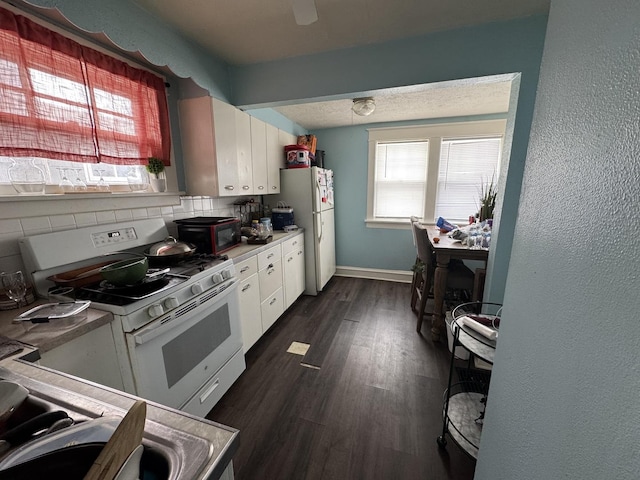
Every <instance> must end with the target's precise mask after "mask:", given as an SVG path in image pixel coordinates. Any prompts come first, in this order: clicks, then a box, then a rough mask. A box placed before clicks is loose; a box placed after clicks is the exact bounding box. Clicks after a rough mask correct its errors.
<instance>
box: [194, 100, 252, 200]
mask: <svg viewBox="0 0 640 480" xmlns="http://www.w3.org/2000/svg"><path fill="white" fill-rule="evenodd" d="M236 111H237V108H235V107H234V106H233V105H229V104H228V103H224V102H221V101H220V100H217V99H213V124H214V132H215V133H214V135H215V148H216V159H217V169H218V186H219V189H220V196H232V195H241V194H242V193H241V191H240V179H239V175H238V162H237V159H238V155H237V141H236ZM187 169H188V165H185V170H187Z"/></svg>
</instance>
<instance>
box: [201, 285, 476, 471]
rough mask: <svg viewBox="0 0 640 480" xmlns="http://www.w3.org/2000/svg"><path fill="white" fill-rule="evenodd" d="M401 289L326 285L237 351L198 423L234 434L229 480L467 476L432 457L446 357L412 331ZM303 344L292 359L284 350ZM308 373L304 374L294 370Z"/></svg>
mask: <svg viewBox="0 0 640 480" xmlns="http://www.w3.org/2000/svg"><path fill="white" fill-rule="evenodd" d="M409 297H410V286H409V285H408V284H400V283H392V282H382V281H375V280H365V279H355V278H344V277H334V278H333V279H332V280H331V281H330V282H329V284H328V286H327V288H326V290H325V291H324V292H322V293H321V294H320V295H318V296H317V297H311V296H302V297H300V299H299V300H298V301H297V302H296V303H294V304H293V305H292V306H291V308H290V309H289V310H288V311H287V312H286V313H285V314H284V315H283V316H282V317H281V318H280V319H279V320H278V322H277V323H276V324H275V325H274V326H273V328H272V329H271V330H270V331H269V332H267V334H266V335H264V336H263V337H262V338H261V339H260V340H259V341H258V343H256V345H254V347H253V348H252V349H251V350H250V351H249V352H248V353H247V356H246V360H247V370H246V371H245V372H244V373H243V374H242V376H241V377H240V378H239V379H238V381H237V382H236V383H235V384H234V385H233V386H232V387H231V389H230V390H229V391H228V392H227V394H226V395H225V396H224V397H223V398H222V400H221V401H220V402H219V403H218V404H217V405H216V407H215V408H214V409H213V410H212V411H211V412H210V413H209V415H208V416H207V418H209V419H211V420H214V421H217V422H220V423H223V424H225V425H229V426H232V427H235V428H237V429H239V430H240V436H239V438H240V442H239V448H238V451H237V452H236V454H235V455H234V457H233V464H234V471H235V476H236V479H251V480H254V479H429V480H441V479H456V480H457V479H460V480H465V479H471V478H473V472H474V468H475V461H474V460H472V459H471V458H469V457H468V456H466V454H464V453H463V452H462V450H460V448H459V447H458V446H457V445H455V444H454V443H453V442H452V441H449V444H448V446H447V448H446V449H440V448H439V447H438V445H437V444H436V437H437V436H438V435H440V433H441V431H442V399H443V392H444V390H445V388H446V384H447V375H448V372H449V360H450V354H449V351H448V349H447V346H446V344H434V343H432V342H431V340H430V338H428V335H427V332H428V327H427V325H425V326H424V327H423V332H424V334H423V336H421V335H418V334H417V333H416V331H415V323H416V318H415V314H414V313H413V312H412V311H411V308H410V307H409ZM294 341H295V342H302V343H308V344H310V345H311V347H310V348H309V350H308V352H307V354H306V355H305V356H304V357H302V356H301V355H295V354H291V353H287V352H286V350H287V349H288V348H289V346H290V344H291V343H292V342H294ZM302 364H304V365H308V366H304V365H302Z"/></svg>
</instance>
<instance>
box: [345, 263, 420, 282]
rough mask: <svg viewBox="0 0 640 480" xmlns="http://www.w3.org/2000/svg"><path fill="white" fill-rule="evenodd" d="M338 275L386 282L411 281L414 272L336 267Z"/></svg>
mask: <svg viewBox="0 0 640 480" xmlns="http://www.w3.org/2000/svg"><path fill="white" fill-rule="evenodd" d="M335 275H336V277H352V278H368V279H371V280H384V281H386V282H398V283H411V281H412V280H413V272H411V271H404V270H380V269H378V268H362V267H344V266H337V267H336V273H335Z"/></svg>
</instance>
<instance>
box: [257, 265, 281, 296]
mask: <svg viewBox="0 0 640 480" xmlns="http://www.w3.org/2000/svg"><path fill="white" fill-rule="evenodd" d="M258 277H259V278H260V298H261V299H262V300H263V301H264V300H266V299H267V297H268V296H269V295H271V294H272V293H273V292H275V291H276V290H277V289H279V288H281V287H282V260H281V259H280V258H278V259H277V260H276V261H274V262H272V263H270V264H269V265H267V266H266V267H265V268H263V269H262V270H260V271H259V272H258Z"/></svg>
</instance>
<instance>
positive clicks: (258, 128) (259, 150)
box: [251, 117, 275, 195]
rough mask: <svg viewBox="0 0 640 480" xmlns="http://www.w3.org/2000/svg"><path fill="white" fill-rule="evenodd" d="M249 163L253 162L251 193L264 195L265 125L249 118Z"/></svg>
mask: <svg viewBox="0 0 640 480" xmlns="http://www.w3.org/2000/svg"><path fill="white" fill-rule="evenodd" d="M251 161H252V162H253V193H255V194H257V195H266V194H267V193H275V192H272V191H270V190H269V186H268V184H269V179H268V175H267V124H266V123H264V122H263V121H262V120H259V119H257V118H255V117H251Z"/></svg>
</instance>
